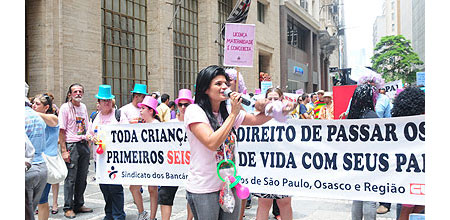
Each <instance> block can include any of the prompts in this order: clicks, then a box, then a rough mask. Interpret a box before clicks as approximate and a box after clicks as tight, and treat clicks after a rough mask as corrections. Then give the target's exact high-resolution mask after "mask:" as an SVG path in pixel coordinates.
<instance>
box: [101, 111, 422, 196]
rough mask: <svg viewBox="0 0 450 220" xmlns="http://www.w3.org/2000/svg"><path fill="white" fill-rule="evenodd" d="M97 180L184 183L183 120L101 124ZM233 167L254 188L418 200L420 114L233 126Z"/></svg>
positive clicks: (185, 149)
mask: <svg viewBox="0 0 450 220" xmlns="http://www.w3.org/2000/svg"><path fill="white" fill-rule="evenodd" d="M100 132H101V134H102V136H103V137H104V138H103V140H104V141H103V142H104V143H105V144H106V152H105V153H104V154H101V155H98V154H97V173H96V177H97V182H98V183H104V184H129V185H141V184H142V185H160V186H181V185H184V184H185V181H186V179H187V176H188V174H187V170H188V166H189V162H190V152H189V147H188V142H187V137H186V134H185V132H184V126H183V124H182V123H161V124H151V123H150V124H131V125H120V124H119V125H106V126H102V127H101V131H100ZM237 136H238V141H237V142H238V145H237V148H236V149H237V152H236V162H235V163H236V166H237V168H238V169H237V170H238V175H240V176H242V180H241V184H243V185H245V186H247V187H248V188H249V189H250V192H253V193H275V194H283V195H294V196H308V197H319V198H331V199H348V200H364V201H381V202H391V203H405V204H418V205H423V204H424V201H425V198H424V197H425V147H424V145H425V117H424V116H423V115H422V116H411V117H399V118H383V119H381V118H380V119H360V120H333V121H331V120H288V123H278V122H276V121H269V122H268V123H266V124H264V125H262V126H241V127H240V128H239V129H237Z"/></svg>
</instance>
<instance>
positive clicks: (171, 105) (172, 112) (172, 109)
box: [168, 101, 177, 120]
mask: <svg viewBox="0 0 450 220" xmlns="http://www.w3.org/2000/svg"><path fill="white" fill-rule="evenodd" d="M175 105H176V104H175V102H174V101H170V102H169V105H168V106H169V108H170V120H172V119H175V118H177V107H176V106H175Z"/></svg>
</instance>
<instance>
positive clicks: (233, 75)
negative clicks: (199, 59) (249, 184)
mask: <svg viewBox="0 0 450 220" xmlns="http://www.w3.org/2000/svg"><path fill="white" fill-rule="evenodd" d="M225 73H226V74H227V75H228V77H229V78H230V86H229V88H230V90H231V91H233V92H238V93H242V92H244V91H246V90H247V87H245V82H244V77H242V74H241V73H240V72H239V73H238V71H237V70H236V69H234V68H227V69H225ZM238 74H239V81H238V82H237V91H236V80H237V77H238ZM241 95H242V97H244V98H247V100H250V99H251V98H250V96H248V95H244V94H241ZM226 104H227V106H231V102H230V100H229V99H228V100H227V101H226ZM241 110H244V111H246V112H248V113H253V112H254V109H253V107H250V106H246V105H241ZM251 202H252V200H251V195H250V196H249V198H248V199H242V201H241V207H244V206H245V207H247V204H249V203H250V204H249V205H251ZM244 212H245V209H244V208H241V213H240V215H239V220H242V219H243V218H244Z"/></svg>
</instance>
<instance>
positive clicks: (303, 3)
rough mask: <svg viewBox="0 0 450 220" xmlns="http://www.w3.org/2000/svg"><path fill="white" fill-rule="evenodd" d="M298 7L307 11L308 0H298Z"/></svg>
mask: <svg viewBox="0 0 450 220" xmlns="http://www.w3.org/2000/svg"><path fill="white" fill-rule="evenodd" d="M300 7H302V8H303V9H305V11H306V12H308V0H300Z"/></svg>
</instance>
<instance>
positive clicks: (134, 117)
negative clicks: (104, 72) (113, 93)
mask: <svg viewBox="0 0 450 220" xmlns="http://www.w3.org/2000/svg"><path fill="white" fill-rule="evenodd" d="M131 93H132V101H131V102H130V103H128V104H126V105H124V106H122V108H120V111H121V112H123V114H124V115H125V116H126V117H127V118H128V122H129V123H130V124H135V123H139V122H142V118H141V113H140V108H139V107H138V104H139V103H141V102H142V100H144V98H145V96H146V95H148V93H147V86H146V85H144V84H138V83H136V84H134V89H133V91H131Z"/></svg>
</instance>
